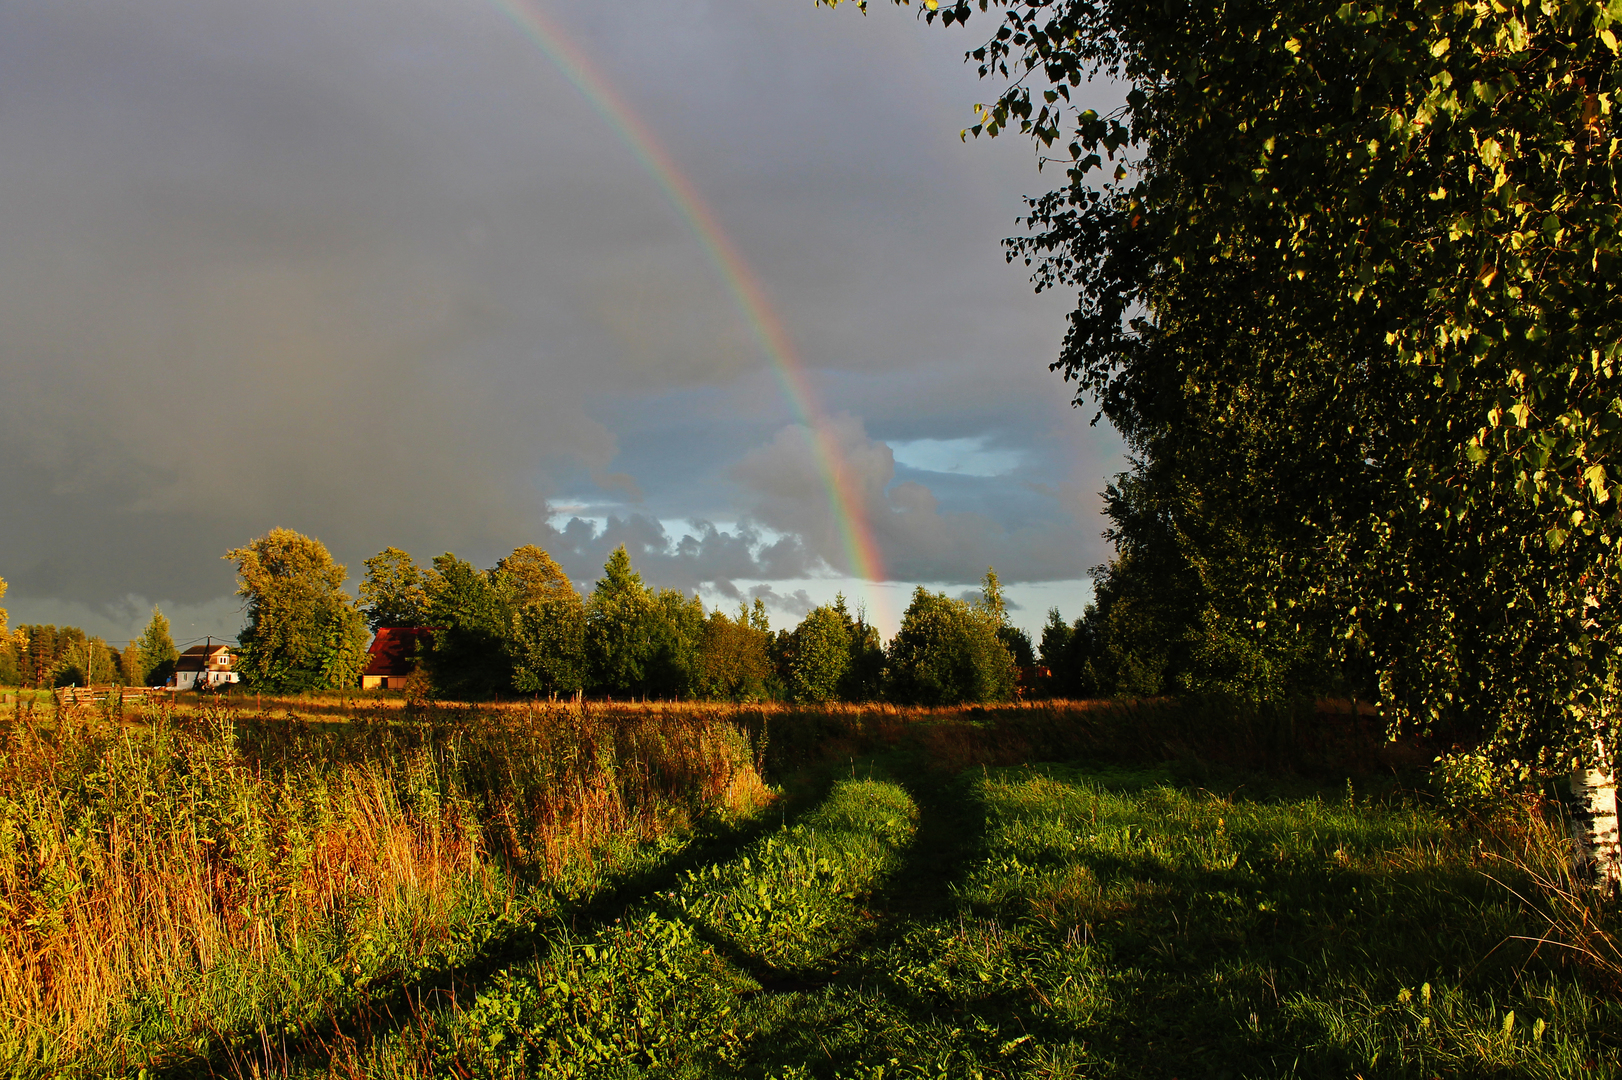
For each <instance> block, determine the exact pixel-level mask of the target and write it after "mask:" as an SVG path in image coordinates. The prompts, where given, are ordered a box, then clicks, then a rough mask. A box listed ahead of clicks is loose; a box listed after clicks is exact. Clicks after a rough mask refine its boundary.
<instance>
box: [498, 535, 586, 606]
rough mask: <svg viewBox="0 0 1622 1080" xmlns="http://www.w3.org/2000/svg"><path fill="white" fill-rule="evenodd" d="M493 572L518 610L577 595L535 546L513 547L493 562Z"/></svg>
mask: <svg viewBox="0 0 1622 1080" xmlns="http://www.w3.org/2000/svg"><path fill="white" fill-rule="evenodd" d="M492 573H493V574H499V575H501V576H502V577H504V578H505V579H506V581H507V584H508V589H509V591H510V593H511V595H512V600H513V603H514V604H517V605H519V606H520V607H521V606H523V605H525V604H536V603H540V602H542V601H545V600H550V599H556V598H559V597H566V596H569V595H576V596H578V595H579V594H578V593H575V588H574V585H573V583H571V582H570V581H569V578H568V575H567V574H565V573H564V572H563V567H561V566H559V565H558V564H557V561H556V560H555V559H553V558H552V556H550V555H548V554H547V553H546V552H544V551H542V550H541V549H540V548H538V547H536V546H535V545H534V544H524V545H522V546H521V547H517V548H514V549H513V553H512V554H511V555H508V556H507V557H506V558H505V559H502V560H501V561H500V562H498V563H496V566H495V570H494V571H492Z"/></svg>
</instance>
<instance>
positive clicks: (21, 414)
mask: <svg viewBox="0 0 1622 1080" xmlns="http://www.w3.org/2000/svg"><path fill="white" fill-rule="evenodd" d="M534 2H535V3H536V6H537V7H539V8H540V9H542V10H544V11H545V12H547V13H548V14H549V15H550V17H551V18H552V19H553V20H554V21H555V22H556V23H557V24H558V25H559V26H561V27H562V28H563V29H564V31H565V32H566V33H567V35H568V36H569V37H570V38H571V39H572V41H573V43H574V45H575V46H576V47H578V48H579V49H580V50H581V51H582V52H583V53H585V54H586V55H588V56H590V57H591V58H592V61H593V62H594V63H595V65H596V66H597V67H598V68H599V69H600V70H601V71H602V72H604V73H605V74H606V76H607V77H608V78H609V79H610V80H611V81H612V83H613V85H614V87H615V89H616V90H617V91H618V93H619V94H620V95H621V96H622V97H623V98H624V99H625V100H626V101H627V102H628V103H629V105H630V106H631V108H632V109H634V110H635V112H636V113H637V114H638V115H639V116H640V118H641V120H642V122H643V123H644V124H645V125H646V126H647V128H648V129H650V130H651V131H652V132H653V133H654V134H655V136H656V137H657V139H658V140H659V141H660V142H661V143H662V144H663V145H664V147H665V149H666V150H667V151H668V152H669V154H670V156H671V157H672V158H673V159H674V161H675V162H676V164H677V167H678V168H679V169H680V170H681V171H682V172H683V173H684V174H685V175H686V177H687V178H688V179H689V180H690V181H691V183H692V185H693V186H694V187H695V188H696V189H697V191H698V192H699V193H700V194H701V196H702V197H703V199H704V200H705V201H706V202H707V203H708V204H709V206H710V207H711V208H712V209H713V211H714V214H715V217H716V219H717V220H718V221H719V222H720V224H721V227H722V228H723V229H724V230H725V232H726V233H727V235H728V236H729V237H730V238H731V241H732V242H733V244H734V245H735V246H736V248H737V249H738V250H739V251H740V252H741V253H742V255H743V257H744V258H745V259H746V260H747V261H748V262H749V264H750V265H751V266H752V268H753V270H754V274H755V277H756V279H757V280H758V282H759V284H760V287H761V289H762V290H763V292H764V293H765V294H766V296H767V297H768V298H769V299H770V301H771V303H772V304H773V306H774V308H775V310H776V312H777V314H778V315H779V316H780V317H781V318H782V320H783V323H784V324H785V326H786V327H787V331H788V334H789V335H790V337H791V338H792V339H793V341H794V343H795V346H796V347H797V349H798V351H799V353H800V355H801V356H802V357H803V358H804V360H805V363H806V366H807V369H808V378H809V381H810V383H811V385H812V387H813V388H814V391H815V393H816V395H817V396H818V397H819V398H820V400H821V402H822V404H823V406H824V407H825V410H826V414H827V416H828V417H829V421H828V422H829V425H830V429H831V431H832V432H833V434H834V437H835V441H836V442H837V443H838V444H839V446H840V448H841V450H842V452H843V453H844V456H845V460H846V465H847V468H848V469H849V470H850V471H851V474H852V476H853V477H855V478H856V479H857V481H858V483H857V484H856V486H857V487H859V488H860V489H861V491H862V492H863V493H864V494H863V499H864V506H865V509H866V512H867V514H868V515H869V517H870V519H871V522H872V526H873V531H874V534H875V536H876V538H877V541H878V545H879V548H880V550H881V552H882V558H883V562H884V566H885V569H886V571H887V577H888V578H889V579H890V580H889V581H888V582H886V583H882V584H873V583H864V582H860V581H854V580H851V579H849V578H848V577H846V576H845V575H846V574H847V573H848V570H849V567H848V566H847V564H846V563H845V553H844V549H843V548H842V546H841V545H840V543H839V536H838V529H837V528H836V527H835V523H833V522H830V521H829V520H828V510H827V500H826V496H825V494H823V493H822V490H821V488H820V486H819V481H818V474H817V471H816V464H815V461H814V459H813V458H812V457H811V450H810V443H809V441H808V439H807V437H806V432H805V430H804V429H803V428H802V427H800V426H799V420H800V418H799V417H798V416H797V415H796V414H795V412H794V410H793V409H792V408H791V406H790V404H789V402H788V401H787V400H786V399H785V398H784V396H783V393H782V392H781V390H780V388H779V383H778V382H777V380H776V379H775V378H774V377H773V372H772V369H771V366H770V363H769V361H768V358H767V356H766V355H765V353H764V352H763V350H762V349H761V347H760V345H759V344H758V342H757V340H756V339H755V337H754V336H753V335H752V334H751V332H750V329H749V323H748V321H747V319H746V318H745V316H744V314H743V313H742V312H741V311H740V310H739V308H738V306H737V304H736V303H735V302H734V299H733V296H732V294H731V293H730V292H729V290H728V289H727V287H726V281H725V279H724V278H723V276H722V275H721V273H720V272H719V271H718V269H717V267H716V265H715V264H714V263H713V262H712V261H711V260H710V258H709V257H708V255H707V253H706V250H705V248H704V246H703V245H702V243H700V241H699V238H698V237H697V236H696V235H695V233H694V232H693V230H692V229H691V228H690V227H689V225H688V224H687V223H686V222H685V221H684V219H683V218H682V217H681V216H680V215H679V214H678V213H677V212H676V211H675V210H674V209H673V207H672V205H671V203H670V202H669V201H668V200H667V199H666V197H665V195H664V194H663V191H662V189H661V187H660V185H659V184H658V183H657V182H656V180H655V179H654V178H653V177H651V176H650V175H649V173H648V172H647V171H646V169H645V168H644V167H643V165H642V164H641V163H640V162H639V159H638V157H637V155H636V154H635V153H633V151H632V149H631V148H630V147H628V146H627V144H626V142H625V141H624V140H623V138H622V137H621V136H620V134H619V133H618V132H617V131H616V130H615V129H614V128H613V127H612V126H611V125H609V124H607V123H605V121H604V120H603V119H602V117H601V115H600V114H599V113H598V112H597V111H595V110H594V109H593V108H592V106H591V104H590V103H589V102H588V101H587V100H585V99H584V98H583V97H582V96H581V94H580V93H579V92H578V91H577V90H576V89H575V88H574V87H573V86H571V85H570V83H569V82H568V81H567V80H566V79H565V78H564V77H563V74H562V73H561V72H560V71H559V70H558V68H557V66H556V65H555V64H554V63H553V62H552V61H551V60H550V59H549V58H548V57H547V55H546V54H545V53H544V52H543V51H542V50H541V49H539V48H537V46H536V45H535V44H534V43H533V42H532V41H531V40H529V39H528V38H527V37H526V36H525V35H524V34H523V33H521V32H520V30H519V28H518V26H517V25H515V23H514V21H513V20H512V19H511V18H509V17H508V16H507V15H505V14H504V13H503V11H502V10H501V9H500V8H499V7H497V6H496V5H495V4H494V3H492V2H490V0H343V2H341V3H333V2H332V0H232V2H229V3H221V2H219V0H142V2H140V3H130V2H128V0H118V2H112V0H18V2H15V3H10V4H6V5H4V6H0V145H4V146H5V152H4V153H3V154H0V577H4V578H5V579H6V580H8V581H9V582H10V583H11V592H10V595H9V596H8V597H7V599H6V601H4V603H5V606H7V607H8V608H10V611H11V622H12V624H13V625H16V624H18V623H23V622H55V623H58V624H64V623H71V624H76V625H81V626H83V627H85V629H87V630H89V631H90V632H92V633H101V634H104V635H106V636H107V637H109V638H113V639H124V638H128V637H130V636H132V635H133V634H135V633H137V632H139V629H140V627H141V626H142V625H143V624H144V623H145V621H146V618H147V616H148V613H149V611H150V608H151V605H152V604H153V603H161V604H162V605H163V606H164V608H165V610H166V611H167V612H168V613H169V614H170V615H171V617H172V618H173V619H174V621H175V624H176V625H175V630H176V635H175V636H176V638H177V639H189V638H191V637H193V636H200V635H203V634H214V635H218V636H230V635H234V634H235V633H236V631H237V630H238V629H239V628H240V626H241V625H242V618H241V614H240V610H239V602H238V601H237V600H235V599H234V598H232V596H231V593H232V590H233V587H234V578H233V573H232V568H231V567H230V566H229V565H228V564H227V563H225V562H224V561H222V559H221V555H222V554H223V553H224V551H225V550H226V549H227V548H229V547H232V546H236V545H239V544H241V543H243V542H244V541H246V540H248V539H250V538H252V537H254V536H258V535H260V534H262V533H264V532H265V531H267V530H268V529H270V528H272V527H275V526H279V525H280V526H287V527H290V528H294V529H298V530H300V531H302V532H305V533H308V534H311V535H313V536H316V537H319V538H320V539H321V540H323V541H324V542H325V543H326V544H327V545H328V547H330V548H331V549H332V551H333V553H334V555H335V556H336V557H337V558H338V559H340V560H341V561H343V562H345V563H347V564H348V565H349V567H350V569H351V571H352V573H355V574H358V573H359V572H360V563H361V561H362V560H363V559H365V558H366V557H367V556H369V555H371V554H373V553H375V552H377V551H378V550H380V549H381V548H383V547H385V546H387V545H391V544H392V545H395V546H398V547H402V548H405V549H406V550H408V551H410V552H411V553H413V554H414V555H415V556H416V557H417V558H418V559H419V560H420V561H422V562H424V563H426V562H427V561H428V560H429V559H431V558H432V557H433V556H434V555H436V554H438V553H440V552H443V551H454V552H455V553H457V554H458V555H461V556H462V557H464V558H467V559H470V560H472V561H473V562H475V563H476V564H478V565H480V566H488V565H491V564H493V563H494V562H495V560H496V559H498V558H499V557H500V556H501V555H503V554H505V553H506V552H508V551H510V550H511V549H512V548H513V547H515V546H517V545H519V544H523V543H539V544H540V545H541V546H543V547H546V548H547V549H548V550H550V551H552V553H553V554H554V555H555V556H557V557H558V559H559V560H560V561H561V562H562V563H563V565H564V567H565V568H566V569H567V570H568V572H569V573H570V574H571V575H572V576H574V577H575V578H576V579H577V580H579V581H580V582H581V583H582V585H589V582H590V581H591V580H592V579H593V578H595V577H596V576H597V574H598V572H599V571H600V568H601V566H602V563H603V561H604V559H605V558H606V557H607V554H608V552H609V551H610V550H611V549H612V548H613V546H614V545H616V544H619V543H625V544H626V545H627V546H628V547H629V549H630V552H631V555H632V559H633V562H634V563H635V564H636V565H637V567H638V568H639V569H640V570H641V571H642V573H643V576H644V577H645V578H646V579H647V580H648V581H649V582H650V583H651V584H654V585H659V586H669V587H673V588H680V589H684V590H689V591H691V590H698V591H699V592H700V594H701V595H702V596H703V597H704V598H705V600H706V601H707V602H710V603H712V604H713V603H728V604H732V603H735V602H736V599H737V598H743V597H748V596H750V595H764V596H766V597H767V599H768V601H769V603H771V605H772V615H773V622H774V625H792V623H793V622H795V621H797V619H798V617H799V615H800V614H801V613H803V611H804V610H805V609H806V608H807V607H808V606H809V605H810V604H812V603H817V602H821V601H823V600H825V599H827V598H829V597H831V596H832V595H833V593H834V592H835V591H836V590H839V589H843V590H844V591H845V592H846V594H847V595H848V596H850V597H852V598H853V599H854V600H855V601H856V602H858V603H865V604H866V606H867V608H868V611H869V614H870V615H872V616H875V617H876V618H877V619H878V620H879V622H880V624H881V627H882V628H883V629H884V630H885V631H886V632H889V631H891V630H893V628H894V622H895V619H896V618H897V617H898V616H899V614H900V611H901V609H902V608H903V607H904V606H905V602H906V596H907V594H908V593H909V592H910V591H911V588H912V586H913V585H914V584H919V583H922V584H926V585H928V586H930V587H931V588H939V589H944V590H945V591H948V592H950V593H953V594H960V593H962V592H963V591H964V590H966V589H968V588H971V587H973V586H974V585H975V584H976V583H977V582H978V581H979V578H980V576H981V574H982V573H983V572H984V570H985V568H986V566H987V565H995V566H996V568H997V570H998V571H999V573H1000V574H1001V576H1002V578H1003V580H1004V581H1005V582H1008V583H1011V584H1012V588H1011V589H1010V592H1011V594H1012V596H1013V598H1014V600H1015V601H1016V603H1017V604H1018V605H1019V608H1018V610H1017V611H1016V612H1015V619H1016V621H1017V622H1019V623H1020V624H1022V625H1025V626H1027V627H1028V628H1031V629H1033V630H1034V629H1035V628H1036V627H1038V626H1039V625H1040V623H1041V622H1042V620H1043V617H1044V613H1045V609H1046V608H1047V607H1048V606H1049V605H1051V604H1057V605H1058V606H1060V607H1061V608H1062V609H1063V610H1064V612H1065V614H1066V617H1067V618H1073V617H1074V616H1075V615H1078V614H1080V609H1081V606H1082V604H1083V603H1084V602H1085V598H1086V596H1087V584H1086V581H1085V574H1086V570H1087V568H1088V567H1089V566H1091V565H1094V564H1096V563H1099V562H1102V561H1103V560H1104V559H1105V558H1106V557H1107V555H1108V551H1107V548H1106V545H1105V544H1104V542H1103V541H1102V540H1101V539H1100V537H1099V533H1100V530H1101V529H1102V528H1103V525H1104V522H1103V520H1102V519H1101V518H1100V516H1099V513H1098V510H1099V498H1098V494H1097V493H1098V492H1099V491H1101V490H1102V488H1103V486H1104V484H1105V483H1106V482H1107V479H1108V477H1109V476H1110V475H1111V474H1113V473H1114V472H1116V471H1119V470H1120V469H1121V468H1122V467H1123V465H1124V463H1123V459H1122V458H1121V444H1120V440H1119V438H1118V437H1117V436H1116V435H1115V434H1114V432H1112V431H1110V430H1109V429H1108V428H1106V427H1104V426H1102V425H1101V426H1099V427H1091V426H1089V424H1088V420H1089V419H1090V418H1091V416H1092V413H1091V412H1090V411H1088V410H1085V409H1075V408H1072V407H1071V405H1070V393H1069V390H1068V389H1067V387H1066V386H1065V384H1064V383H1063V382H1062V381H1061V380H1060V378H1059V377H1058V376H1057V375H1054V374H1052V373H1051V372H1049V371H1048V370H1047V364H1048V362H1049V361H1050V360H1051V359H1052V358H1053V357H1054V355H1055V354H1056V352H1057V349H1058V346H1059V343H1060V340H1061V338H1062V336H1063V330H1064V316H1065V314H1066V312H1067V310H1068V308H1069V307H1070V306H1071V304H1072V303H1073V298H1070V297H1065V296H1057V297H1055V296H1041V297H1038V296H1035V295H1033V293H1032V291H1031V288H1030V285H1029V283H1028V281H1027V280H1026V273H1025V270H1024V268H1023V267H1020V266H1009V265H1007V264H1006V263H1005V262H1004V259H1003V253H1002V250H1001V248H1000V246H999V243H998V242H999V240H1001V239H1002V238H1003V237H1004V236H1006V235H1008V234H1010V233H1012V232H1014V231H1016V226H1015V223H1014V218H1015V216H1016V215H1017V214H1019V212H1020V210H1021V208H1022V204H1021V201H1020V197H1021V196H1022V195H1025V194H1035V193H1037V192H1040V191H1041V190H1044V189H1045V187H1046V186H1048V185H1050V184H1051V183H1053V182H1055V178H1054V177H1052V176H1051V175H1043V174H1039V173H1038V172H1037V171H1036V166H1035V159H1034V156H1033V153H1032V148H1031V146H1030V144H1029V143H1028V142H1022V141H1021V140H1019V139H1018V138H1017V137H1005V138H1002V139H998V140H996V141H995V142H991V141H987V140H980V141H978V142H976V141H972V140H971V141H970V142H968V143H967V144H965V143H964V142H962V141H960V139H959V137H958V132H959V131H960V130H961V129H962V128H963V127H965V126H966V125H967V124H968V123H970V122H971V107H972V106H973V104H974V103H975V102H977V101H982V100H986V99H988V98H989V97H991V96H993V95H994V93H995V87H994V86H990V85H986V84H982V83H981V82H980V81H979V80H978V79H977V78H976V77H975V73H974V70H973V68H972V67H969V66H966V65H965V64H964V63H963V61H962V56H963V52H964V50H965V49H967V48H970V47H972V46H973V45H975V44H977V43H978V39H979V38H980V37H981V36H983V35H984V34H985V33H986V32H987V31H988V30H989V29H991V28H992V25H993V24H992V23H991V22H990V21H989V20H988V19H984V18H982V19H980V20H979V21H978V22H975V21H971V22H970V24H969V27H968V28H967V30H964V29H961V28H955V29H954V30H951V31H943V30H942V29H941V28H940V27H939V26H926V25H924V24H922V23H920V22H919V21H918V20H917V19H916V18H915V16H914V14H913V13H912V11H911V10H906V9H902V10H897V9H894V8H892V7H890V6H889V5H887V4H881V3H877V2H875V3H874V5H873V10H872V11H871V13H870V14H869V15H867V16H866V17H863V16H862V15H861V14H859V13H858V12H857V11H856V9H854V8H853V7H841V8H839V9H838V10H837V11H831V12H830V11H828V10H826V9H822V8H818V7H816V6H814V5H813V4H812V2H811V0H682V2H679V3H670V2H669V0H619V2H616V3H612V4H607V3H581V2H575V3H563V2H561V0H534ZM1099 93H1100V95H1101V100H1100V102H1099V104H1109V102H1108V100H1107V98H1103V97H1102V95H1104V94H1107V93H1109V91H1108V90H1107V89H1106V90H1101V91H1099Z"/></svg>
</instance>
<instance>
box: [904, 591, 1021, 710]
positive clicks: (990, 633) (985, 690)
mask: <svg viewBox="0 0 1622 1080" xmlns="http://www.w3.org/2000/svg"><path fill="white" fill-rule="evenodd" d="M887 660H888V686H887V693H888V695H889V696H890V697H891V698H892V699H893V700H896V701H901V702H907V703H911V704H918V705H957V704H961V703H964V702H989V701H1007V700H1009V699H1011V698H1012V697H1013V696H1014V661H1013V657H1011V656H1009V655H1008V650H1007V649H1006V648H1004V647H1003V644H1002V642H1001V641H999V640H998V639H997V623H996V622H995V621H994V620H993V618H992V617H991V616H990V615H989V614H988V612H987V610H985V609H982V608H978V607H975V606H972V605H970V604H968V603H966V602H965V601H962V600H958V599H955V598H953V597H949V596H947V595H946V594H944V593H931V592H929V591H928V590H927V589H925V588H923V587H922V586H919V587H918V588H917V589H916V590H914V592H913V594H912V602H911V603H910V604H908V605H907V610H906V612H905V613H904V614H903V615H902V617H901V628H900V629H899V630H898V631H897V632H896V636H895V637H894V638H892V639H891V640H890V647H889V651H888V657H887Z"/></svg>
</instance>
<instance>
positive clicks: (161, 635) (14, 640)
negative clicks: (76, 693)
mask: <svg viewBox="0 0 1622 1080" xmlns="http://www.w3.org/2000/svg"><path fill="white" fill-rule="evenodd" d="M3 585H4V582H0V586H3ZM0 592H3V590H0ZM3 615H4V612H0V686H21V687H25V688H39V687H56V686H92V685H102V684H107V683H113V684H117V685H123V686H149V685H153V684H155V683H161V682H163V681H164V680H165V679H167V678H168V677H169V675H170V673H171V672H173V671H174V665H175V661H176V660H177V659H179V656H180V654H179V652H178V651H177V650H176V649H175V644H174V641H173V640H172V639H171V637H170V634H169V620H168V619H167V618H165V617H164V615H163V613H162V612H161V611H159V610H157V609H156V608H154V609H153V611H152V621H151V622H150V623H149V624H148V625H147V628H146V632H145V633H144V634H142V635H141V637H140V638H138V639H137V640H135V641H132V642H130V643H129V644H128V645H126V646H124V648H123V649H115V648H113V647H112V646H111V645H109V644H108V643H107V642H106V641H105V640H104V639H102V638H100V637H96V636H94V635H90V634H86V633H85V632H84V631H83V630H81V629H79V628H78V627H77V626H54V625H51V624H49V623H46V624H25V625H22V626H19V627H17V628H16V629H14V630H11V631H9V632H8V631H7V629H6V626H5V622H4V619H3Z"/></svg>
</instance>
